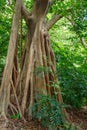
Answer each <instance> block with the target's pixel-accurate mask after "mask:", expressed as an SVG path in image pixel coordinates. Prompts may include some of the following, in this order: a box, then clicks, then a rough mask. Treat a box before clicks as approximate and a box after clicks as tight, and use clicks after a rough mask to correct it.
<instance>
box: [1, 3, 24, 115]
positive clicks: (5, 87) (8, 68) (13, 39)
mask: <svg viewBox="0 0 87 130" xmlns="http://www.w3.org/2000/svg"><path fill="white" fill-rule="evenodd" d="M20 14H21V0H17V2H16V5H15V14H14V16H13V22H12V31H11V36H10V41H9V47H8V54H7V59H6V65H5V69H4V74H3V79H2V84H1V89H0V113H2V115H5V113H6V111H7V107H8V104H9V101H8V100H9V99H8V98H9V97H8V96H7V95H9V93H10V88H9V87H10V77H11V76H12V70H13V65H14V56H15V51H16V43H17V33H18V24H19V19H20ZM2 101H3V102H2Z"/></svg>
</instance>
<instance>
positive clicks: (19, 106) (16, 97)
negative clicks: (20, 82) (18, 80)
mask: <svg viewBox="0 0 87 130" xmlns="http://www.w3.org/2000/svg"><path fill="white" fill-rule="evenodd" d="M10 82H11V86H12V88H13V91H14V96H15V99H16V103H17V106H18V110H19V113H20V116H21V118H22V119H23V120H24V121H26V120H25V118H24V117H23V115H22V112H21V109H20V105H19V102H18V98H17V95H16V90H15V87H14V84H13V81H12V79H10Z"/></svg>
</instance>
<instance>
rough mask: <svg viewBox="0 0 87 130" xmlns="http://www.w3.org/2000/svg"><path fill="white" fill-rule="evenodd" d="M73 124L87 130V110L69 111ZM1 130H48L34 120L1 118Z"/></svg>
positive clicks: (81, 129)
mask: <svg viewBox="0 0 87 130" xmlns="http://www.w3.org/2000/svg"><path fill="white" fill-rule="evenodd" d="M67 112H68V114H69V117H70V120H71V122H72V123H73V124H74V125H75V126H77V127H78V128H79V129H78V130H87V109H81V110H78V109H68V110H67ZM0 130H46V129H44V128H42V127H41V125H40V123H39V122H37V121H34V120H31V121H28V122H24V121H23V120H17V119H8V120H4V119H3V118H0ZM74 130H75V129H74ZM76 130H77V129H76Z"/></svg>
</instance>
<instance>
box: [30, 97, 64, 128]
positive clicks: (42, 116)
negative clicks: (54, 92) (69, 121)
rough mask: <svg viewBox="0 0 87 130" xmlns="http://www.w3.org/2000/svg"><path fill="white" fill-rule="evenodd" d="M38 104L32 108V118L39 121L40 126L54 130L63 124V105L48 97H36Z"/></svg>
mask: <svg viewBox="0 0 87 130" xmlns="http://www.w3.org/2000/svg"><path fill="white" fill-rule="evenodd" d="M38 99H39V102H37V103H35V104H34V105H33V108H32V113H33V117H34V118H36V119H38V120H39V121H41V124H42V125H43V126H44V127H46V128H48V129H49V130H55V129H56V128H57V127H58V126H62V125H63V123H64V122H65V118H64V115H63V114H62V112H61V108H62V107H63V105H60V104H59V103H58V102H57V101H56V100H55V99H53V98H51V97H49V96H43V95H39V96H38Z"/></svg>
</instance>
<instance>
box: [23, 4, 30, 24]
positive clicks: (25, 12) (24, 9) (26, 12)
mask: <svg viewBox="0 0 87 130" xmlns="http://www.w3.org/2000/svg"><path fill="white" fill-rule="evenodd" d="M21 12H22V15H23V17H24V19H25V21H26V23H28V17H29V15H30V13H29V12H28V10H27V9H26V7H25V6H24V5H23V4H22V9H21Z"/></svg>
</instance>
